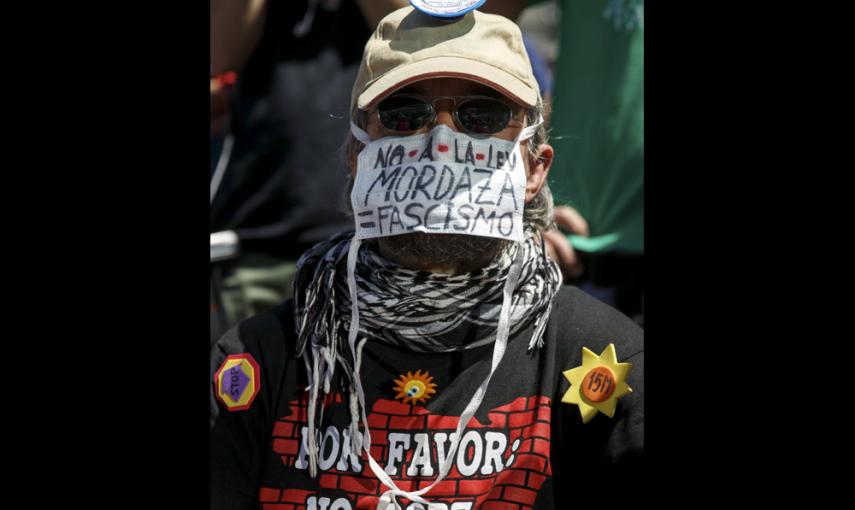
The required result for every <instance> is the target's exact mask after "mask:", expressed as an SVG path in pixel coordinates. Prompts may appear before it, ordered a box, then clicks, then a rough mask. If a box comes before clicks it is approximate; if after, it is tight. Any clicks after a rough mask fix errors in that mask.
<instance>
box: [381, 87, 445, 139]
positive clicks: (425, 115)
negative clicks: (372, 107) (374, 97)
mask: <svg viewBox="0 0 855 510" xmlns="http://www.w3.org/2000/svg"><path fill="white" fill-rule="evenodd" d="M377 112H378V113H379V115H380V123H381V124H383V126H384V127H385V128H386V129H391V130H392V131H416V130H419V129H421V128H423V127H424V126H425V125H426V124H427V123H429V122H430V121H431V118H432V117H433V110H432V108H431V106H430V105H429V104H427V103H425V102H424V101H422V100H420V99H418V98H415V97H401V96H391V97H388V98H386V99H384V100H383V101H380V104H378V105H377Z"/></svg>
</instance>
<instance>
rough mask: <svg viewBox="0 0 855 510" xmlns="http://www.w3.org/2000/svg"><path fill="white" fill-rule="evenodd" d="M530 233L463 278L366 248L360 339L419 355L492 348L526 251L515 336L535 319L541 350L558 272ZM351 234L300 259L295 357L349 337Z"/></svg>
mask: <svg viewBox="0 0 855 510" xmlns="http://www.w3.org/2000/svg"><path fill="white" fill-rule="evenodd" d="M526 234H527V236H526V240H525V242H524V243H522V244H519V243H511V244H510V245H509V246H508V248H507V249H506V250H504V252H503V253H502V254H501V255H500V256H499V257H497V259H496V260H495V261H494V262H493V263H492V264H490V265H489V266H487V267H485V268H483V269H480V270H478V271H474V272H471V273H465V274H459V275H447V274H438V273H429V272H426V271H419V270H415V269H408V268H405V267H402V266H399V265H397V264H394V263H393V262H390V261H388V260H386V259H384V258H382V257H381V256H380V255H379V254H378V253H377V251H376V249H373V247H372V246H365V247H364V248H363V249H362V250H360V252H359V259H358V261H357V265H356V271H355V277H356V286H357V289H358V299H359V334H360V336H361V337H362V336H364V337H368V338H370V339H371V340H378V341H382V342H386V343H389V344H392V345H395V346H398V347H401V348H404V349H408V350H412V351H417V352H448V351H457V350H463V349H471V348H473V347H479V346H481V345H485V344H486V343H489V342H490V341H492V339H493V337H494V336H495V333H496V326H497V324H498V320H499V310H500V308H501V306H502V289H503V286H504V283H505V280H506V279H507V277H508V272H509V270H510V267H511V264H512V263H513V261H514V257H515V256H516V252H517V251H518V250H522V251H523V253H522V257H523V266H522V271H521V274H520V276H519V281H518V283H517V285H516V288H515V289H514V293H513V298H512V303H511V324H512V326H511V331H510V334H511V335H512V336H513V335H514V334H516V333H518V332H519V331H521V330H523V329H525V328H526V327H528V326H529V325H530V324H531V323H532V321H534V322H535V332H534V335H533V336H532V342H531V345H530V346H529V347H530V348H533V347H535V346H539V345H540V344H541V342H542V334H543V329H544V328H545V326H546V321H547V319H548V316H549V309H550V307H551V305H552V298H553V296H554V295H555V293H556V292H557V291H558V287H559V285H560V283H561V274H560V271H559V269H558V264H556V263H555V262H554V261H552V260H549V259H548V258H547V257H546V256H545V254H544V251H543V248H542V245H541V239H540V236H539V234H536V233H535V232H534V231H532V230H529V231H527V233H526ZM352 235H353V233H352V232H345V233H341V234H337V235H335V236H333V237H332V238H330V239H328V240H326V241H323V242H321V243H319V244H317V245H315V246H314V247H312V248H311V249H310V250H309V251H307V252H306V253H305V254H304V255H303V256H302V257H301V258H300V260H299V261H298V262H297V275H296V277H295V279H294V302H295V314H296V319H297V320H296V323H297V329H298V335H299V337H298V343H297V353H298V355H303V354H304V351H305V349H306V347H307V346H309V345H312V344H320V345H323V346H326V347H332V345H331V344H332V343H335V341H341V339H342V338H346V333H345V334H344V335H342V332H343V331H346V328H347V325H348V324H349V322H350V308H351V302H350V296H349V295H348V288H347V278H346V273H347V270H346V267H345V262H346V258H347V251H348V247H349V243H350V240H351V237H352ZM471 326H475V328H472V327H471ZM472 335H475V337H474V339H473V337H472ZM335 350H336V351H338V350H339V349H335Z"/></svg>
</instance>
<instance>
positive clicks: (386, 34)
mask: <svg viewBox="0 0 855 510" xmlns="http://www.w3.org/2000/svg"><path fill="white" fill-rule="evenodd" d="M427 78H464V79H468V80H473V81H476V82H479V83H482V84H484V85H487V86H489V87H492V88H494V89H496V90H498V91H499V92H501V93H503V94H504V95H506V96H508V97H510V98H511V99H513V100H515V101H517V102H519V103H521V104H523V105H526V106H529V107H531V106H534V105H535V104H537V100H538V97H539V96H540V94H539V92H538V85H537V81H536V80H535V79H534V74H533V73H532V70H531V62H529V60H528V54H527V53H526V51H525V46H524V45H523V39H522V34H521V33H520V29H519V27H518V26H517V25H516V24H515V23H514V22H513V21H511V20H509V19H507V18H505V17H503V16H498V15H494V14H485V13H483V12H480V11H477V10H476V11H470V12H468V13H466V14H465V15H464V16H462V17H460V18H458V19H456V20H453V21H448V20H443V19H439V18H435V17H433V16H429V15H427V14H424V13H422V12H420V11H418V10H416V9H414V8H412V7H404V8H402V9H398V10H396V11H394V12H392V13H390V14H389V15H387V16H386V17H385V18H383V19H382V20H381V21H380V24H379V25H378V26H377V29H376V30H375V31H374V34H372V35H371V38H370V39H368V42H367V43H366V44H365V52H364V53H363V55H362V64H361V65H360V66H359V74H358V75H357V76H356V82H355V83H354V84H353V91H352V92H351V95H350V109H351V111H353V108H354V106H356V107H358V108H359V109H360V110H365V109H367V108H368V107H370V106H373V105H374V104H375V103H376V102H377V101H379V100H381V99H383V98H384V97H385V96H386V95H387V94H389V93H391V92H393V91H395V90H397V89H399V88H401V87H404V86H406V85H409V84H410V83H413V82H416V81H420V80H424V79H427Z"/></svg>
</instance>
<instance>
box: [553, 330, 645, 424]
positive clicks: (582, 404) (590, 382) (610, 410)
mask: <svg viewBox="0 0 855 510" xmlns="http://www.w3.org/2000/svg"><path fill="white" fill-rule="evenodd" d="M631 368H632V363H618V362H617V354H616V353H615V344H609V345H608V347H606V348H605V349H603V352H602V353H601V354H600V355H599V356H597V355H596V354H594V353H593V352H592V351H590V350H588V348H587V347H582V366H579V367H576V368H574V369H571V370H566V371H565V372H564V377H566V378H567V380H568V381H570V389H569V390H567V393H565V394H564V397H562V398H561V401H562V402H564V403H567V404H577V405H578V406H579V413H580V414H581V415H582V423H588V422H589V421H590V420H591V418H593V417H594V415H595V414H597V411H600V412H601V413H603V414H605V415H606V416H608V417H609V418H611V417H613V416H614V414H615V407H617V400H618V399H619V398H621V397H622V396H624V395H626V394H628V393H631V392H632V388H630V387H629V386H628V385H627V384H626V382H624V381H625V380H626V375H627V374H628V373H629V369H631Z"/></svg>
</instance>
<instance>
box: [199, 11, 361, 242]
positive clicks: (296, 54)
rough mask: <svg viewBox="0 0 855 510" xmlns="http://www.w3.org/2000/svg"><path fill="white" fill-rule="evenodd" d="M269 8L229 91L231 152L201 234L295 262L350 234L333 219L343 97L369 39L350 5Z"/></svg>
mask: <svg viewBox="0 0 855 510" xmlns="http://www.w3.org/2000/svg"><path fill="white" fill-rule="evenodd" d="M308 3H309V2H308V1H307V0H299V1H288V2H285V1H271V2H269V5H268V11H267V17H266V21H265V26H264V29H263V32H262V35H261V38H260V40H259V42H258V45H257V46H256V48H255V50H254V52H253V54H252V55H251V56H250V58H249V60H248V61H247V64H246V66H245V67H244V69H243V70H242V71H241V72H240V75H239V81H238V83H237V99H236V102H235V104H233V108H232V126H231V127H232V134H233V135H234V146H233V149H232V155H231V157H230V160H229V165H228V166H227V168H226V171H225V174H224V176H223V178H222V181H221V182H220V185H219V188H218V190H217V194H216V197H215V199H214V201H213V203H212V204H211V214H210V230H211V232H216V231H220V230H235V231H236V232H237V234H238V236H239V237H240V241H241V249H242V251H245V252H254V253H264V254H268V255H272V256H276V257H282V258H288V259H296V258H297V257H299V256H300V255H301V254H302V253H303V252H304V251H305V250H307V249H308V248H310V247H311V246H313V245H314V244H315V243H317V242H318V241H321V240H323V239H326V238H327V237H329V236H330V235H332V234H334V233H335V232H338V231H340V230H344V229H347V228H348V227H351V226H352V220H349V219H348V218H347V216H346V214H345V213H344V212H343V207H341V204H343V201H342V197H343V194H344V189H345V183H346V175H347V168H346V166H345V165H344V163H343V161H342V160H341V156H340V153H339V150H338V149H339V148H340V146H341V145H342V143H343V142H344V140H345V136H346V134H347V132H348V120H349V118H350V117H349V112H348V107H349V102H350V91H351V88H352V86H353V82H354V80H355V78H356V72H357V70H358V65H359V60H360V58H361V56H362V50H363V48H364V46H365V42H366V41H367V40H368V36H369V35H370V31H369V29H368V27H367V26H366V25H365V21H364V19H363V17H362V15H361V14H360V12H359V9H358V8H357V6H356V4H355V2H353V1H352V0H342V1H341V2H329V1H321V2H317V7H316V10H315V14H314V18H313V22H312V25H311V30H310V31H309V32H308V33H307V34H306V35H305V36H303V37H297V36H295V35H294V26H295V25H297V24H298V23H299V22H300V21H301V20H302V19H303V17H304V15H305V14H306V11H307V8H308Z"/></svg>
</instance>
